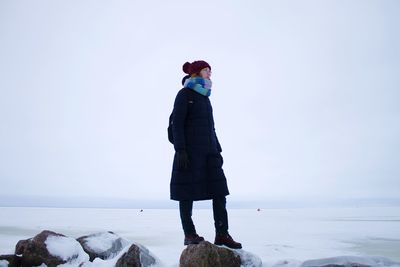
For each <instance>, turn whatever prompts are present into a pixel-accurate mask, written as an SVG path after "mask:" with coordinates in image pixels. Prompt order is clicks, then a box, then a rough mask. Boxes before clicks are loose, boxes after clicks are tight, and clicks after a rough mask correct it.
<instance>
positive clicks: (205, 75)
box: [200, 67, 211, 79]
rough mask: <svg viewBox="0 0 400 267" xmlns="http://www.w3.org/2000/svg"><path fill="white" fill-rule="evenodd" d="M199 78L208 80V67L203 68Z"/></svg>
mask: <svg viewBox="0 0 400 267" xmlns="http://www.w3.org/2000/svg"><path fill="white" fill-rule="evenodd" d="M200 76H201V77H203V78H206V79H210V77H211V70H210V68H209V67H207V68H204V69H202V70H201V71H200Z"/></svg>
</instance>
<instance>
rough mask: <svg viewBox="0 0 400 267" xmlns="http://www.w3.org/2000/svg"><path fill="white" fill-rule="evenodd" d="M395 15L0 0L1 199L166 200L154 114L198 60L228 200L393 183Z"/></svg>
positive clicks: (397, 154) (314, 4) (277, 4)
mask: <svg viewBox="0 0 400 267" xmlns="http://www.w3.org/2000/svg"><path fill="white" fill-rule="evenodd" d="M399 14H400V2H399V1H396V0H393V1H386V0H376V1H368V0H359V1H356V0H352V1H347V0H346V1H345V0H340V1H339V0H338V1H319V0H315V1H294V0H293V1H285V0H284V1H263V0H259V1H211V0H210V1H208V0H204V1H192V2H190V3H189V2H188V1H161V0H160V1H154V0H150V1H99V0H92V1H78V0H73V1H71V0H68V1H66V0H65V1H50V0H48V1H40V0H39V1H28V0H26V1H20V0H3V1H0V90H1V91H0V93H1V96H0V198H3V199H4V198H8V199H15V200H18V199H21V198H23V197H29V196H36V197H49V198H50V199H51V198H52V197H67V198H70V197H71V198H74V199H75V200H77V199H78V200H79V199H80V198H82V199H84V198H90V197H104V198H128V199H129V198H131V199H141V200H144V201H146V200H165V201H166V202H168V201H172V200H169V182H170V177H171V168H172V160H173V155H174V150H173V146H172V145H171V144H170V143H169V142H168V139H167V130H166V129H167V124H168V117H169V114H170V112H171V110H172V107H173V102H174V99H175V96H176V93H177V91H178V90H180V89H181V88H182V87H181V79H182V77H183V76H184V73H183V72H182V65H183V63H184V62H186V61H190V62H192V61H194V60H199V59H201V60H206V61H207V62H208V63H209V64H210V65H211V67H212V77H211V78H212V81H213V88H212V94H211V96H210V100H211V103H212V105H213V109H214V119H215V128H216V132H217V136H218V138H219V140H220V143H221V145H222V149H223V152H222V155H223V157H224V167H223V168H224V171H225V174H226V177H227V179H228V186H229V189H230V192H231V195H230V196H229V198H230V200H232V201H245V200H250V199H272V198H274V199H280V200H282V201H285V200H286V199H296V200H298V201H302V200H305V199H310V198H311V199H313V198H339V197H340V198H352V197H359V198H393V197H397V196H398V194H399V191H400V190H399V189H400V179H399V178H400V167H399V166H400V123H399V122H400V120H399V118H400V105H399V104H400V103H399V100H400V90H399V89H400V75H399V74H400V52H399V47H400V16H399ZM228 201H229V200H228ZM0 205H1V203H0Z"/></svg>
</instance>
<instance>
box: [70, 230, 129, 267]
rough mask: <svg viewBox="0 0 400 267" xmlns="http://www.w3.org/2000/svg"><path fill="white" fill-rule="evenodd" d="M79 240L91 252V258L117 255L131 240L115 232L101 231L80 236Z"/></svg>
mask: <svg viewBox="0 0 400 267" xmlns="http://www.w3.org/2000/svg"><path fill="white" fill-rule="evenodd" d="M77 241H78V242H79V243H80V244H81V245H82V247H83V250H84V251H85V252H86V253H87V254H89V260H90V261H93V260H94V259H95V258H100V259H102V260H106V259H110V258H113V257H114V256H116V255H117V254H118V253H119V252H120V251H121V250H122V249H123V248H124V247H126V246H127V245H128V244H129V242H128V241H127V240H125V239H123V238H121V237H119V236H118V235H116V234H114V233H113V232H111V231H109V232H100V233H95V234H91V235H86V236H82V237H79V238H78V239H77Z"/></svg>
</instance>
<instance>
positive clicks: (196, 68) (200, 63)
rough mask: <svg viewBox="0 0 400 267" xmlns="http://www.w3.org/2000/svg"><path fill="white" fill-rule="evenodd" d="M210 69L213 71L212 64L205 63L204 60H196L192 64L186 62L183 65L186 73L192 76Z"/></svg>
mask: <svg viewBox="0 0 400 267" xmlns="http://www.w3.org/2000/svg"><path fill="white" fill-rule="evenodd" d="M207 67H209V68H210V70H211V66H210V64H208V63H207V62H205V61H204V60H196V61H193V62H192V63H189V62H186V63H185V64H183V66H182V69H183V72H184V73H187V74H189V75H192V74H193V73H199V72H200V71H201V70H202V69H204V68H207Z"/></svg>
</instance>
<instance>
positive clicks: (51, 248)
mask: <svg viewBox="0 0 400 267" xmlns="http://www.w3.org/2000/svg"><path fill="white" fill-rule="evenodd" d="M15 254H17V255H20V254H22V257H21V266H22V267H28V266H39V265H42V264H45V265H46V266H47V267H53V266H54V267H55V266H57V265H60V264H65V263H70V264H74V265H76V266H79V265H81V264H82V263H83V262H85V261H88V260H89V256H88V255H87V254H86V253H85V252H84V251H83V249H82V247H81V245H80V244H79V242H78V241H76V240H75V239H73V238H71V237H66V236H64V235H62V234H58V233H55V232H52V231H48V230H45V231H42V232H41V233H39V234H38V235H36V236H35V237H33V238H30V239H27V240H21V241H20V242H18V244H17V246H16V250H15Z"/></svg>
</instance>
